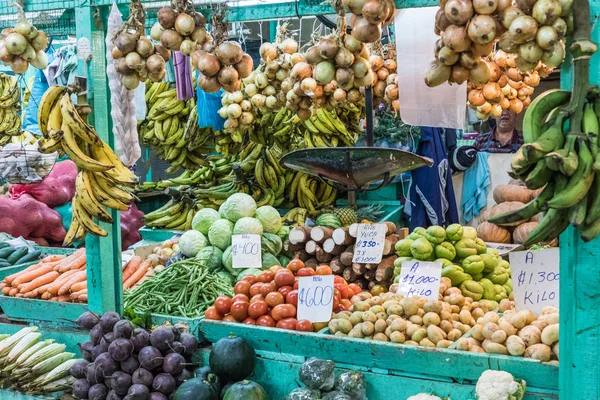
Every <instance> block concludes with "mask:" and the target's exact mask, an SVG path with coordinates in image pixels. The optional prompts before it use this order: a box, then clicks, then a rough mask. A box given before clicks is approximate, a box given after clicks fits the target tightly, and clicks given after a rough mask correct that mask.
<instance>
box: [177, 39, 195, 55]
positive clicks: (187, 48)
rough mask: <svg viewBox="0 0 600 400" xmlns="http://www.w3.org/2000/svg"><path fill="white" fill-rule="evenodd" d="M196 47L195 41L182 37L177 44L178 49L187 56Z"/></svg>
mask: <svg viewBox="0 0 600 400" xmlns="http://www.w3.org/2000/svg"><path fill="white" fill-rule="evenodd" d="M196 48H197V44H196V43H195V42H193V41H191V40H190V39H184V40H183V41H182V42H181V45H180V46H179V51H181V53H182V54H183V55H184V56H189V55H190V54H192V52H193V51H194V50H196Z"/></svg>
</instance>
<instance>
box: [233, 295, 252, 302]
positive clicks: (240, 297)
mask: <svg viewBox="0 0 600 400" xmlns="http://www.w3.org/2000/svg"><path fill="white" fill-rule="evenodd" d="M248 300H250V299H249V298H248V296H246V295H245V294H236V295H235V296H233V298H232V299H231V304H233V303H235V302H236V301H248Z"/></svg>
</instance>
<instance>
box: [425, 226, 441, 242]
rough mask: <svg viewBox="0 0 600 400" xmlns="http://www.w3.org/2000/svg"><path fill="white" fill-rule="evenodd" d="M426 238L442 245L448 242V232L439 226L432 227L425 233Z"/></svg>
mask: <svg viewBox="0 0 600 400" xmlns="http://www.w3.org/2000/svg"><path fill="white" fill-rule="evenodd" d="M425 238H426V239H427V240H429V241H430V242H431V243H434V244H440V243H442V242H443V241H444V240H446V230H445V229H444V228H442V227H441V226H438V225H432V226H430V227H429V228H427V230H426V231H425Z"/></svg>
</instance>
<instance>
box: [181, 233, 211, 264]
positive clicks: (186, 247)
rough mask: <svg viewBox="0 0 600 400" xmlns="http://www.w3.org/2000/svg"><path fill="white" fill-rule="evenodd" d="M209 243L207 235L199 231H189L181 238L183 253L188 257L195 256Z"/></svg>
mask: <svg viewBox="0 0 600 400" xmlns="http://www.w3.org/2000/svg"><path fill="white" fill-rule="evenodd" d="M207 245H208V240H206V237H205V236H204V235H203V234H202V233H201V232H198V231H193V230H192V231H187V232H185V233H184V234H183V235H181V237H180V238H179V248H180V249H181V254H183V255H184V256H186V257H195V256H196V254H198V252H199V251H200V249H202V248H203V247H206V246H207Z"/></svg>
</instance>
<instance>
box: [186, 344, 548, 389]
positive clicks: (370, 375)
mask: <svg viewBox="0 0 600 400" xmlns="http://www.w3.org/2000/svg"><path fill="white" fill-rule="evenodd" d="M209 354H210V350H209V349H206V348H203V349H201V350H200V351H198V352H197V353H196V354H195V356H194V358H195V359H197V360H198V361H200V363H201V365H208V357H209ZM271 354H273V353H268V352H262V351H259V352H258V356H259V357H257V359H256V368H255V370H254V373H253V374H252V376H251V377H250V379H252V380H255V381H256V382H258V383H259V384H260V385H261V386H263V388H264V389H265V391H266V392H267V394H268V395H269V398H272V399H283V398H285V397H286V395H287V394H288V393H289V392H290V391H292V390H293V389H296V388H298V387H302V386H303V385H302V384H301V383H300V380H299V378H298V376H299V372H300V368H301V366H302V362H303V361H304V360H289V361H287V360H279V359H273V358H271ZM354 359H355V360H356V359H357V358H356V357H355V358H354ZM337 367H338V368H336V375H338V374H341V373H343V372H345V371H347V370H357V369H359V368H357V367H356V366H355V365H351V364H340V363H337ZM363 373H364V374H365V378H366V381H367V397H368V398H369V399H372V400H379V399H406V398H408V397H410V396H413V395H415V394H418V393H427V394H432V393H435V394H436V395H437V396H440V397H444V398H452V399H474V398H475V395H474V389H475V387H474V384H472V383H471V384H469V383H465V382H456V381H453V380H446V381H440V380H437V379H435V377H433V376H427V375H424V374H421V375H419V376H401V375H393V374H389V373H388V372H387V371H382V370H379V371H377V370H371V371H363ZM390 388H393V389H390ZM391 391H393V394H391V393H392V392H391ZM556 399H558V397H557V395H556V394H553V393H549V392H547V391H544V390H528V392H527V394H526V395H525V400H556Z"/></svg>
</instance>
